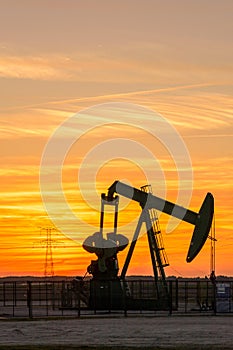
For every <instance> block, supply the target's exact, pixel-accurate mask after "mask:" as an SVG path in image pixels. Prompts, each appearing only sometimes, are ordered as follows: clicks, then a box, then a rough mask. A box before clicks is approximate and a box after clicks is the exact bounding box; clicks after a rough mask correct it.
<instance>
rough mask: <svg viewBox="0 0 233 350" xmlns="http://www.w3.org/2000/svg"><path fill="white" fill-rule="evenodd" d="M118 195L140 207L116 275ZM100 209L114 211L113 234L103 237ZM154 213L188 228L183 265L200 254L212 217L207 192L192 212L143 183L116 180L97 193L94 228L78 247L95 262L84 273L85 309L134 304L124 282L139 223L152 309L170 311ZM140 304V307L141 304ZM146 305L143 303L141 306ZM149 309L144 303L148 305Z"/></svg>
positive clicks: (120, 239)
mask: <svg viewBox="0 0 233 350" xmlns="http://www.w3.org/2000/svg"><path fill="white" fill-rule="evenodd" d="M119 195H121V196H124V197H126V198H129V199H131V200H134V201H136V202H138V203H139V205H140V207H141V214H140V216H139V220H138V223H137V226H136V229H135V232H134V235H133V239H132V241H131V244H130V246H129V249H128V252H127V255H126V259H125V263H124V266H123V268H122V270H121V274H120V276H119V275H118V273H119V266H118V258H117V254H118V253H119V252H120V251H122V250H124V249H125V248H126V247H127V246H128V244H129V241H128V238H127V237H125V236H124V235H122V234H118V233H117V221H118V205H119ZM106 206H111V207H113V208H114V223H113V232H110V233H108V234H107V235H106V238H104V236H103V228H104V213H105V208H106ZM156 210H159V211H161V212H164V213H166V214H168V215H172V216H174V217H176V218H179V219H180V220H183V221H185V222H188V223H190V224H192V225H194V231H193V235H192V238H191V242H190V246H189V250H188V253H187V257H186V261H187V262H188V263H190V262H191V261H192V260H193V259H194V258H195V257H196V256H197V254H198V253H199V252H200V250H201V249H202V247H203V245H204V244H205V241H206V239H207V238H208V235H209V231H210V228H211V224H212V220H213V214H214V198H213V195H212V194H211V193H207V195H206V197H205V199H204V201H203V204H202V206H201V208H200V211H199V212H198V213H195V212H194V211H191V210H189V209H186V208H184V207H181V206H179V205H176V204H174V203H172V202H169V201H166V200H163V199H161V198H159V197H156V196H155V195H153V193H152V189H151V187H150V186H149V185H146V186H142V187H141V189H137V188H134V187H131V186H129V185H126V184H124V183H122V182H120V181H115V182H114V183H113V184H112V185H111V186H110V187H109V188H108V193H107V194H104V193H102V195H101V212H100V230H99V232H96V233H94V234H93V235H92V236H89V237H87V238H86V239H85V241H84V243H83V248H84V249H85V250H86V251H88V252H89V253H95V254H96V256H97V260H92V261H91V264H90V265H89V266H88V268H87V272H88V273H89V274H91V275H92V279H91V282H90V286H91V287H90V300H89V306H90V307H91V308H93V307H94V308H95V309H108V308H109V307H111V308H112V309H114V308H122V307H124V305H125V303H127V307H129V308H136V307H137V306H138V305H137V304H138V303H140V301H138V300H133V299H132V298H131V295H130V290H129V288H128V285H127V282H126V273H127V270H128V267H129V264H130V261H131V258H132V255H133V252H134V248H135V246H136V243H137V240H138V237H139V233H140V231H141V228H142V225H143V224H145V225H146V232H147V238H148V244H149V251H150V257H151V262H152V267H153V273H154V281H155V288H156V295H157V297H156V305H155V304H153V308H156V309H168V308H170V305H169V303H170V297H169V288H168V285H167V281H166V275H165V271H164V268H165V267H166V266H168V265H169V263H168V259H167V256H166V253H165V249H164V246H163V240H162V235H161V230H160V227H159V221H158V217H157V213H156ZM144 305H145V304H144ZM147 306H148V304H147ZM148 307H149V308H150V305H149V306H148Z"/></svg>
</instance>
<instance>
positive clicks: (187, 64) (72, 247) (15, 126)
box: [0, 0, 233, 277]
mask: <svg viewBox="0 0 233 350" xmlns="http://www.w3.org/2000/svg"><path fill="white" fill-rule="evenodd" d="M232 17H233V2H232V1H231V0H229V1H227V0H223V1H213V0H212V1H210V0H204V1H203V0H202V1H199V0H197V1H194V0H190V1H185V0H174V1H171V0H170V1H168V0H165V1H157V0H153V1H152V0H146V1H144V0H134V1H133V0H125V1H113V0H108V1H105V0H100V1H98V2H97V1H94V0H92V1H91V0H85V1H84V0H54V1H49V0H40V1H39V0H33V1H30V0H20V1H18V0H0V91H1V95H0V96H1V109H0V134H1V138H0V143H1V147H0V152H1V157H0V172H1V182H0V192H1V202H0V203H1V204H0V206H1V214H0V248H1V256H0V266H1V269H0V276H13V275H38V276H43V274H44V269H45V254H46V233H47V230H46V229H47V228H51V227H52V228H53V230H52V244H53V263H54V272H55V274H57V275H70V276H71V275H72V276H73V275H84V274H85V272H86V268H87V266H88V265H89V263H90V261H91V260H92V259H95V255H92V254H90V253H88V252H86V251H84V250H83V248H82V242H83V240H84V239H85V238H86V237H87V236H88V235H90V234H92V233H94V232H95V231H98V225H99V215H100V212H99V211H100V194H101V193H102V192H104V193H106V191H107V189H108V187H109V186H110V185H111V184H112V183H113V182H114V181H115V180H118V179H120V180H122V181H125V182H127V183H130V184H131V185H132V186H134V187H137V188H140V186H142V185H144V184H145V183H147V182H148V177H149V179H150V182H151V184H152V187H153V193H154V194H155V195H159V196H160V197H162V198H166V199H167V200H170V201H174V202H177V203H178V204H180V205H183V204H187V205H188V207H189V209H191V210H193V211H195V212H198V211H199V208H200V206H201V204H202V202H203V200H204V197H205V195H206V193H207V192H211V193H212V194H213V196H214V199H215V225H214V228H215V234H216V238H217V242H216V274H218V275H233V263H232V249H233V232H232V213H231V212H232V190H233V175H232V174H233V171H232V170H233V162H232V160H233V141H232V135H233V118H232V112H233V100H232V95H233V63H232V62H233V46H232V31H233V18H232ZM108 108H109V109H108ZM99 111H101V112H99ZM74 116H76V117H75V118H74ZM114 118H115V119H114ZM159 118H163V123H164V124H163V125H166V132H167V130H168V129H169V128H172V130H173V131H172V133H173V134H172V136H171V138H170V137H168V136H166V137H165V141H164V142H162V141H161V138H162V135H163V134H162V132H163V127H162V126H161V125H162V124H160V123H159V120H160V119H159ZM73 120H75V122H74V124H73V126H72V125H69V127H68V128H66V123H70V122H71V121H73ZM64 123H65V124H64ZM169 130H170V129H169ZM57 131H58V132H59V131H62V132H63V136H61V138H60V139H58V141H61V142H58V143H57V144H56V146H57V148H56V149H55V150H54V153H53V157H54V159H53V160H51V158H50V159H49V160H50V163H49V164H47V166H48V167H47V168H46V169H41V164H42V163H43V162H42V160H43V159H47V158H46V155H47V153H46V150H47V148H46V145H47V147H48V145H49V142H50V141H51V140H52V141H53V140H54V138H55V136H56V132H57ZM165 134H166V133H165ZM166 135H169V134H166ZM174 135H175V136H174ZM71 136H72V137H73V138H74V139H73V143H72V144H70V146H69V148H68V149H67V152H66V153H64V156H63V159H62V163H61V167H62V168H61V169H60V170H61V173H62V180H61V183H62V184H61V187H62V192H63V195H64V198H65V202H64V203H65V205H64V203H60V202H59V200H58V197H57V187H56V181H57V180H56V176H55V175H54V174H55V173H54V172H53V171H54V169H55V168H53V170H51V169H52V168H51V166H52V165H53V166H54V167H55V163H56V161H58V159H59V156H60V155H61V154H63V152H64V145H65V143H66V141H67V142H68V141H70V139H71ZM173 136H174V137H175V138H174V140H175V141H174V146H173V144H172V141H173ZM176 138H178V139H179V140H181V141H180V142H181V143H182V150H183V153H179V152H178V154H177V153H176V150H177V148H176V147H177V143H176ZM63 142H64V144H63ZM43 157H45V158H43ZM53 162H54V163H53ZM43 171H47V173H46V174H47V175H48V177H47V180H46V184H45V186H46V191H47V192H46V191H45V192H46V193H49V195H50V197H49V198H50V199H49V200H48V197H47V199H46V200H47V204H48V203H49V204H50V208H51V211H49V212H47V211H46V203H44V202H43V199H44V198H43V195H44V193H45V192H43V191H41V173H43ZM54 176H55V177H54ZM42 185H43V183H42ZM42 192H43V193H42ZM182 201H184V203H183V202H182ZM47 209H48V207H47ZM158 214H159V222H160V226H161V231H162V232H163V240H164V245H165V250H166V253H167V255H168V259H169V263H170V266H169V267H167V268H166V270H165V272H166V274H167V275H176V276H182V277H185V276H190V277H196V276H205V275H209V273H210V240H207V243H206V244H205V246H204V248H203V250H202V251H201V252H200V254H199V255H198V256H197V258H196V259H195V260H194V261H193V262H192V263H189V264H187V263H186V261H185V259H186V255H187V250H188V247H189V242H190V239H191V236H192V232H193V227H192V225H189V224H187V223H184V222H180V223H179V224H178V222H176V223H174V224H173V230H172V231H171V232H168V231H169V230H168V227H169V220H170V218H169V217H168V216H167V215H166V214H164V213H158ZM139 215H140V208H139V206H138V204H137V203H132V202H129V201H126V199H124V198H120V211H119V229H118V232H119V233H122V234H126V235H128V237H129V239H130V237H131V236H132V235H133V232H134V229H135V225H136V222H137V219H138V216H139ZM110 216H111V215H109V218H108V217H107V225H108V226H109V227H110V220H111V218H110ZM76 219H77V221H76ZM61 222H66V225H67V227H68V231H67V230H66V229H65V230H64V226H62V224H61ZM213 231H214V229H213ZM67 232H68V233H67ZM143 233H144V232H142V234H141V235H140V239H139V240H138V242H137V244H136V248H135V251H134V254H133V258H132V261H131V263H130V266H129V270H128V274H137V275H138V274H144V275H149V274H152V266H151V262H150V256H149V249H148V243H147V238H146V235H145V234H143ZM126 253H127V249H125V250H124V251H123V252H121V253H119V254H118V257H119V263H120V267H121V268H122V266H123V264H124V259H125V256H126Z"/></svg>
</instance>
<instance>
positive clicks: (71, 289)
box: [0, 279, 233, 318]
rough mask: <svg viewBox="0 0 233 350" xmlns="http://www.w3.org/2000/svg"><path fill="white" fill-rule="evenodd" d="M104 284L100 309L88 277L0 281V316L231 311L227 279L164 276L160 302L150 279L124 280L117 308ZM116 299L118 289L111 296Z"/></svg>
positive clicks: (230, 284) (232, 302)
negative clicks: (165, 297)
mask: <svg viewBox="0 0 233 350" xmlns="http://www.w3.org/2000/svg"><path fill="white" fill-rule="evenodd" d="M106 283H107V284H106ZM106 283H105V285H104V288H105V291H104V293H105V294H104V296H105V299H106V300H107V302H106V303H105V304H104V305H105V307H104V308H103V307H102V308H100V307H98V300H97V296H96V294H95V290H96V286H95V285H93V281H92V282H91V281H90V280H87V281H82V280H76V281H75V282H74V281H48V280H44V281H39V282H34V281H28V282H19V281H16V282H0V317H5V318H7V317H29V318H34V317H53V316H54V317H55V316H74V317H79V316H85V315H94V314H98V313H100V312H101V313H103V312H106V313H112V312H118V313H120V314H121V313H123V314H124V315H128V314H131V313H133V314H137V313H142V314H146V313H150V314H152V315H153V314H155V315H156V314H159V313H161V312H163V313H165V314H166V313H169V314H193V313H200V314H210V315H215V314H218V313H227V314H229V313H232V312H233V281H230V282H228V281H227V282H226V281H218V282H216V284H215V285H213V284H212V283H211V281H209V280H201V279H200V280H195V281H194V280H189V281H187V280H182V279H179V280H171V281H168V290H169V294H168V295H169V300H167V301H168V303H167V304H166V303H165V304H163V303H159V301H161V298H159V296H158V290H159V289H158V286H156V285H155V282H154V281H153V280H149V279H145V280H143V279H133V280H128V281H127V288H123V290H124V293H123V294H122V295H121V296H123V297H122V302H121V303H119V304H117V307H116V304H114V300H113V299H112V296H113V295H114V294H113V290H114V288H115V286H114V285H112V282H111V281H108V282H106ZM93 286H94V289H93ZM125 286H126V285H125ZM102 287H103V286H102ZM100 288H101V286H100ZM93 290H94V293H93V292H92V291H93ZM91 297H92V303H90V298H91ZM117 298H119V294H116V295H115V299H117ZM101 305H103V304H101ZM166 305H167V306H166Z"/></svg>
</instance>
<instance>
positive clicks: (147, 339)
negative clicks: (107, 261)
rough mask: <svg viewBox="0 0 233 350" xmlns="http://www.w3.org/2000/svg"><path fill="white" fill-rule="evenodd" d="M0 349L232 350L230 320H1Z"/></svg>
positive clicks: (231, 326) (172, 317) (217, 317)
mask: <svg viewBox="0 0 233 350" xmlns="http://www.w3.org/2000/svg"><path fill="white" fill-rule="evenodd" d="M0 335H1V336H0V349H49V350H50V349H59V350H62V349H85V350H89V349H103V350H105V349H106V350H110V349H122V350H123V349H124V350H126V349H133V348H140V349H214V348H215V349H233V316H227V315H225V316H219V315H218V316H156V317H151V316H147V317H145V316H137V317H135V316H130V317H123V316H116V317H114V316H111V317H110V316H109V317H88V318H82V317H81V318H76V319H56V320H33V321H28V320H24V321H22V320H18V321H16V320H3V319H2V320H1V321H0Z"/></svg>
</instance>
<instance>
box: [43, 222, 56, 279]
mask: <svg viewBox="0 0 233 350" xmlns="http://www.w3.org/2000/svg"><path fill="white" fill-rule="evenodd" d="M41 231H45V232H46V238H45V239H43V240H42V241H41V244H42V245H43V246H45V249H46V250H45V262H44V276H45V277H53V276H54V264H53V245H54V243H56V240H54V239H52V232H53V231H56V229H55V228H53V227H43V228H41Z"/></svg>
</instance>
